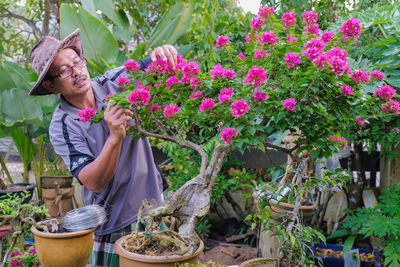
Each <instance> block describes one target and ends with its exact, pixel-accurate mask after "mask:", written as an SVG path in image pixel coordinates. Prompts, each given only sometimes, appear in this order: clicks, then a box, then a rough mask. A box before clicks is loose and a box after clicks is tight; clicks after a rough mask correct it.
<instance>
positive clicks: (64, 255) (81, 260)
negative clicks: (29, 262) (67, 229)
mask: <svg viewBox="0 0 400 267" xmlns="http://www.w3.org/2000/svg"><path fill="white" fill-rule="evenodd" d="M94 230H96V227H95V228H92V229H88V230H84V231H79V232H72V233H45V232H42V231H39V230H37V229H36V227H34V226H32V227H31V231H32V233H33V234H34V236H35V248H36V252H37V255H38V258H39V262H40V264H41V266H43V267H85V266H86V264H87V262H88V260H89V257H90V254H91V253H92V250H93V242H94V238H93V232H94Z"/></svg>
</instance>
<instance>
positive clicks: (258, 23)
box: [250, 17, 265, 30]
mask: <svg viewBox="0 0 400 267" xmlns="http://www.w3.org/2000/svg"><path fill="white" fill-rule="evenodd" d="M263 23H264V19H263V18H261V17H254V18H252V19H251V23H250V29H252V30H254V29H255V30H259V29H264V28H265V25H263Z"/></svg>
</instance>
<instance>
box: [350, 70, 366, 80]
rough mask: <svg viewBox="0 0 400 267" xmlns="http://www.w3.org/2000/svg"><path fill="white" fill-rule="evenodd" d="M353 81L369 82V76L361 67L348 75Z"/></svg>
mask: <svg viewBox="0 0 400 267" xmlns="http://www.w3.org/2000/svg"><path fill="white" fill-rule="evenodd" d="M350 77H351V78H352V79H353V80H354V81H355V82H359V83H369V76H368V73H366V72H365V71H364V70H363V69H359V70H355V71H354V72H353V73H352V74H351V76H350Z"/></svg>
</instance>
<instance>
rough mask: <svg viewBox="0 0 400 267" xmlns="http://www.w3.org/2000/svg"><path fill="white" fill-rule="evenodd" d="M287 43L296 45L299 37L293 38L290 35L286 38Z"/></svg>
mask: <svg viewBox="0 0 400 267" xmlns="http://www.w3.org/2000/svg"><path fill="white" fill-rule="evenodd" d="M286 42H287V43H295V42H297V37H296V36H293V37H292V36H291V35H288V36H287V37H286Z"/></svg>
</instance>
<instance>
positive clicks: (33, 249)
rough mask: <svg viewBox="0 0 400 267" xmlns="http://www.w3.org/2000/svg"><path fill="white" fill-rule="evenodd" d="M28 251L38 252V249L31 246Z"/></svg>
mask: <svg viewBox="0 0 400 267" xmlns="http://www.w3.org/2000/svg"><path fill="white" fill-rule="evenodd" d="M28 251H29V252H30V253H32V254H36V249H35V248H34V247H30V248H29V249H28Z"/></svg>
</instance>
